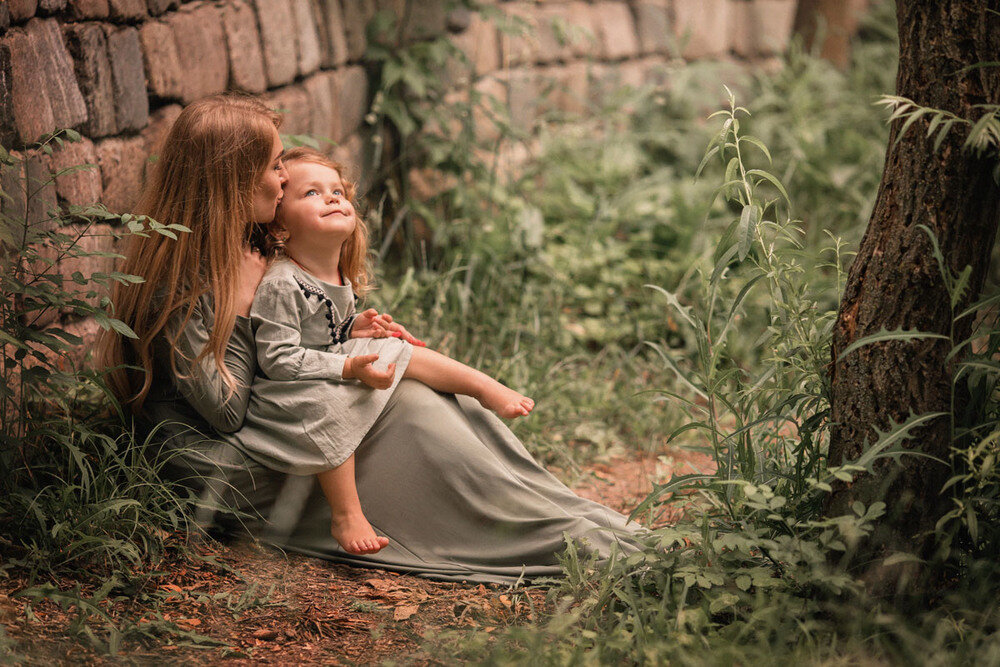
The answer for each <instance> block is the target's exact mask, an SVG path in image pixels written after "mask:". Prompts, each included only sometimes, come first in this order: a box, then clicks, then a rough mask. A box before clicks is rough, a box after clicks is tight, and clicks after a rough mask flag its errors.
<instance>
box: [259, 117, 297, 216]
mask: <svg viewBox="0 0 1000 667" xmlns="http://www.w3.org/2000/svg"><path fill="white" fill-rule="evenodd" d="M271 132H272V133H273V134H274V141H273V142H272V146H271V161H270V163H268V165H267V169H266V170H265V171H264V176H263V177H262V178H261V180H260V182H258V183H257V187H256V189H255V190H254V194H253V221H254V222H256V223H259V224H266V223H268V222H271V221H272V220H274V210H275V209H276V208H277V207H278V202H280V201H281V188H282V187H283V186H284V185H285V183H286V182H287V181H288V172H286V171H285V165H283V164H282V163H281V154H282V153H284V151H285V147H284V146H282V145H281V137H279V136H278V130H277V128H274V127H272V128H271Z"/></svg>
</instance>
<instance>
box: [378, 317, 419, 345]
mask: <svg viewBox="0 0 1000 667" xmlns="http://www.w3.org/2000/svg"><path fill="white" fill-rule="evenodd" d="M379 318H381V319H380V322H381V325H382V326H383V327H384V328H385V329H386V330H387V331H388V332H389V335H390V336H392V337H393V338H402V339H403V340H405V341H406V342H407V343H409V344H410V345H416V346H417V347H427V343H425V342H424V341H422V340H420V339H419V338H417V337H416V336H414V335H413V334H411V333H410V332H409V331H407V330H406V327H404V326H403V325H402V324H400V323H399V322H394V321H393V319H392V315H390V314H389V313H382V314H381V315H379Z"/></svg>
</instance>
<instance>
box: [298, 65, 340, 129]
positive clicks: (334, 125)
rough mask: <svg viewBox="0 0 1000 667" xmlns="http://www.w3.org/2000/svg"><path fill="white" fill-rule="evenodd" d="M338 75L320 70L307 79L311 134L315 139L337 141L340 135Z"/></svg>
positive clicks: (305, 85) (304, 84)
mask: <svg viewBox="0 0 1000 667" xmlns="http://www.w3.org/2000/svg"><path fill="white" fill-rule="evenodd" d="M336 78H337V75H336V74H335V73H333V72H319V73H317V74H314V75H312V76H311V77H309V78H308V79H306V80H305V82H304V83H303V86H304V87H305V89H306V93H308V95H309V108H310V110H311V112H312V118H311V120H310V122H309V134H311V135H312V136H313V137H314V138H315V139H318V140H320V141H325V142H328V143H335V142H336V137H338V136H340V115H339V113H338V112H337V111H338V104H337V98H336V97H335V96H334V95H335V93H336Z"/></svg>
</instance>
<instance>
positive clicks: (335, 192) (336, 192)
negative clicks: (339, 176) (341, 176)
mask: <svg viewBox="0 0 1000 667" xmlns="http://www.w3.org/2000/svg"><path fill="white" fill-rule="evenodd" d="M333 194H335V195H338V196H340V197H343V196H344V191H343V190H341V189H340V188H334V190H333Z"/></svg>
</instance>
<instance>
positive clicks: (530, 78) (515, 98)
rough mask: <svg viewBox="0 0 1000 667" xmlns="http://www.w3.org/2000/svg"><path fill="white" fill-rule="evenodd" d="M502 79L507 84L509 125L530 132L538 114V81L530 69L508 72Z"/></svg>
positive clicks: (535, 74) (534, 72) (535, 73)
mask: <svg viewBox="0 0 1000 667" xmlns="http://www.w3.org/2000/svg"><path fill="white" fill-rule="evenodd" d="M502 79H503V80H504V81H505V82H506V83H507V105H508V108H509V109H510V124H511V126H512V127H513V128H515V129H517V130H520V131H522V132H530V131H531V129H532V128H533V127H534V123H535V120H536V119H537V118H538V112H539V102H540V99H539V91H540V90H541V87H540V83H541V82H540V80H539V77H538V73H537V72H536V71H534V70H531V69H518V70H509V71H507V72H504V76H503V77H502Z"/></svg>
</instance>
